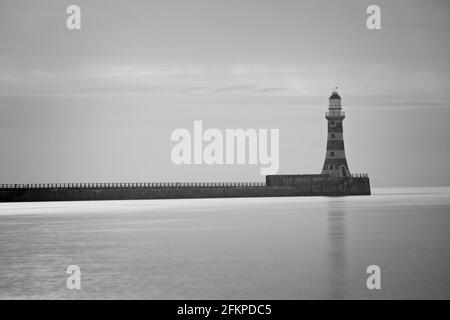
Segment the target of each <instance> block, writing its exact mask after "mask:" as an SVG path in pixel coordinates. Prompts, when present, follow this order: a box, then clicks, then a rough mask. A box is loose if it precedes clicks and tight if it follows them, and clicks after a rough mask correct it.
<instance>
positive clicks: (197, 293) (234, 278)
mask: <svg viewBox="0 0 450 320" xmlns="http://www.w3.org/2000/svg"><path fill="white" fill-rule="evenodd" d="M373 193H374V194H373V195H372V196H357V197H340V198H329V197H299V198H253V199H237V198H235V199H198V200H197V199H195V200H192V199H189V200H145V201H109V202H108V201H95V202H53V203H50V202H42V203H3V204H0V298H2V299H6V298H13V299H22V298H25V299H29V298H32V299H85V298H93V299H103V298H106V299H110V298H120V299H132V298H140V299H316V298H319V299H322V298H331V299H352V298H356V299H363V298H368V299H391V298H393V299H399V298H406V299H409V298H425V299H427V298H437V299H449V298H450V250H449V244H450V188H423V189H421V188H414V189H411V188H407V189H375V190H373ZM69 265H78V266H79V267H80V268H81V290H68V289H67V288H66V279H67V277H68V276H69V275H68V274H66V269H67V267H68V266H69ZM369 265H378V266H380V268H381V290H368V289H367V287H366V279H367V277H368V274H366V268H367V267H368V266H369Z"/></svg>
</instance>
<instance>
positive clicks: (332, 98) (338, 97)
mask: <svg viewBox="0 0 450 320" xmlns="http://www.w3.org/2000/svg"><path fill="white" fill-rule="evenodd" d="M335 99H339V100H341V96H340V95H339V94H338V93H337V92H336V91H333V93H332V94H331V96H330V98H329V99H328V100H335Z"/></svg>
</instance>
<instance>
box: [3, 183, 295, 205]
mask: <svg viewBox="0 0 450 320" xmlns="http://www.w3.org/2000/svg"><path fill="white" fill-rule="evenodd" d="M296 195H297V190H296V189H295V188H292V187H275V188H268V187H265V186H264V187H185V188H176V187H123V188H107V187H101V188H91V187H82V188H14V189H0V202H32V201H80V200H132V199H183V198H235V197H249V198H250V197H289V196H296Z"/></svg>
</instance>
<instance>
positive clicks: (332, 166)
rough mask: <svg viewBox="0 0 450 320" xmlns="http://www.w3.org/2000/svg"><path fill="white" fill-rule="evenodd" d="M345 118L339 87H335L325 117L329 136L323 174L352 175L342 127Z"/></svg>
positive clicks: (335, 175) (334, 175)
mask: <svg viewBox="0 0 450 320" xmlns="http://www.w3.org/2000/svg"><path fill="white" fill-rule="evenodd" d="M344 118H345V112H344V111H342V105H341V97H340V96H339V94H338V93H337V88H335V90H334V91H333V93H332V94H331V96H330V98H329V99H328V111H327V112H326V113H325V119H327V122H328V137H327V152H326V155H325V162H324V164H323V168H322V174H328V175H330V176H333V177H348V176H350V171H349V170H348V165H347V159H346V158H345V149H344V137H343V128H342V123H343V121H344Z"/></svg>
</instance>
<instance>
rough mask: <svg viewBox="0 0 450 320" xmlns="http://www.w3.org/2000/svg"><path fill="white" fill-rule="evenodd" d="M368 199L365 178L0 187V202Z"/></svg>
mask: <svg viewBox="0 0 450 320" xmlns="http://www.w3.org/2000/svg"><path fill="white" fill-rule="evenodd" d="M350 195H370V183H369V178H368V177H367V176H366V175H352V176H349V177H332V176H329V175H321V174H316V175H271V176H266V182H265V183H260V182H245V183H244V182H241V183H238V182H228V183H225V182H223V183H220V182H215V183H206V182H199V183H174V182H172V183H57V184H33V185H30V184H19V185H0V202H32V201H82V200H128V199H129V200H132V199H183V198H236V197H244V198H247V197H248V198H250V197H295V196H350Z"/></svg>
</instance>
